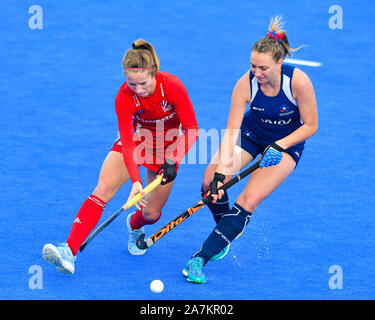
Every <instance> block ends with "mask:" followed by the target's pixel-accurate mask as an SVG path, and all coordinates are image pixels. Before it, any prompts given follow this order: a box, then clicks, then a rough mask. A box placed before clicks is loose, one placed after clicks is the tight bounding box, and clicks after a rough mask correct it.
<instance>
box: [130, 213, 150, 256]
mask: <svg viewBox="0 0 375 320" xmlns="http://www.w3.org/2000/svg"><path fill="white" fill-rule="evenodd" d="M133 214H134V213H133ZM133 214H129V215H128V217H127V219H126V226H127V228H128V232H129V233H130V232H132V230H131V228H130V219H131V217H132V215H133ZM139 250H140V251H136V252H135V251H131V249H130V247H129V244H128V251H129V253H130V254H131V255H133V256H142V255H144V254H145V253H146V249H144V250H142V251H141V249H139Z"/></svg>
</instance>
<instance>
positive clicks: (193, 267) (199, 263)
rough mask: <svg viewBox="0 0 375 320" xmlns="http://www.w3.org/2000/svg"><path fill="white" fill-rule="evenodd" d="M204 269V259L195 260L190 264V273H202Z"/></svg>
mask: <svg viewBox="0 0 375 320" xmlns="http://www.w3.org/2000/svg"><path fill="white" fill-rule="evenodd" d="M202 267H203V260H202V259H194V260H193V262H192V263H191V264H190V268H189V269H190V271H194V272H196V271H197V272H199V273H200V272H201V270H202Z"/></svg>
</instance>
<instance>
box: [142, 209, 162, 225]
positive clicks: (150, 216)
mask: <svg viewBox="0 0 375 320" xmlns="http://www.w3.org/2000/svg"><path fill="white" fill-rule="evenodd" d="M142 214H143V217H144V218H145V220H146V221H148V222H149V223H150V224H154V223H156V222H157V221H158V220H159V219H160V217H161V211H160V210H155V209H146V208H143V211H142Z"/></svg>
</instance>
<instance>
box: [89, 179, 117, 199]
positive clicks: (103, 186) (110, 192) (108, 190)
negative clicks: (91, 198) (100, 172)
mask: <svg viewBox="0 0 375 320" xmlns="http://www.w3.org/2000/svg"><path fill="white" fill-rule="evenodd" d="M116 192H117V189H116V188H114V187H113V186H112V185H110V184H108V183H105V182H104V181H101V182H99V183H98V185H97V186H96V188H95V190H94V192H93V195H95V196H97V197H98V198H100V199H102V200H103V201H105V202H109V201H110V200H111V199H112V198H113V197H114V195H115V194H116Z"/></svg>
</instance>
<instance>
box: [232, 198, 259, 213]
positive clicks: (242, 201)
mask: <svg viewBox="0 0 375 320" xmlns="http://www.w3.org/2000/svg"><path fill="white" fill-rule="evenodd" d="M236 202H237V203H238V204H239V205H240V206H241V207H242V208H244V209H245V210H247V211H249V212H254V211H255V209H256V208H257V207H258V206H259V204H260V203H261V202H262V199H261V198H260V197H259V196H256V195H251V196H244V195H240V196H239V197H238V199H237V201H236Z"/></svg>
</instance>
